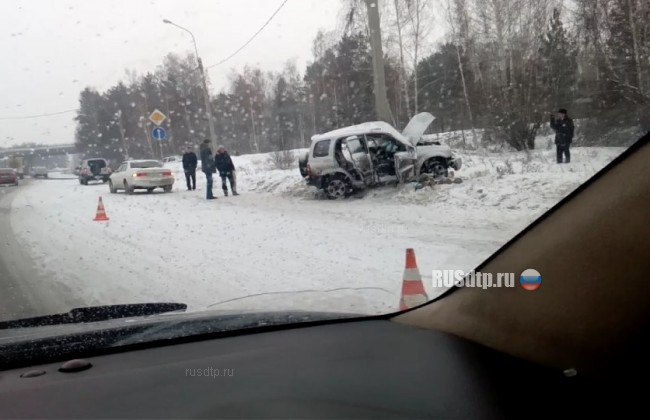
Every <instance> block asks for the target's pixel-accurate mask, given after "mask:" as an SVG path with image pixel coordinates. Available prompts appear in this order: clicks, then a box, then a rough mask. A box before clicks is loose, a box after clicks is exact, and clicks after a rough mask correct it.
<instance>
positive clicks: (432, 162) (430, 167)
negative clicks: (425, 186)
mask: <svg viewBox="0 0 650 420" xmlns="http://www.w3.org/2000/svg"><path fill="white" fill-rule="evenodd" d="M420 172H421V173H427V174H431V175H433V177H434V178H440V177H443V176H447V174H448V171H447V165H445V164H444V162H443V161H442V160H440V159H437V158H432V159H429V160H427V161H426V162H424V163H423V164H422V169H420Z"/></svg>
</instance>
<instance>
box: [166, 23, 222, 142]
mask: <svg viewBox="0 0 650 420" xmlns="http://www.w3.org/2000/svg"><path fill="white" fill-rule="evenodd" d="M163 23H166V24H168V25H172V26H175V27H177V28H179V29H182V30H184V31H185V32H187V33H188V34H190V36H191V37H192V42H193V43H194V53H195V54H196V61H197V62H198V64H199V73H201V84H202V87H203V89H202V90H203V100H204V101H205V117H206V118H207V119H208V128H209V129H210V143H212V150H217V147H218V145H217V132H216V131H215V129H214V121H213V120H212V111H211V109H212V106H211V105H210V93H209V92H208V83H207V82H206V80H205V72H204V71H203V61H201V57H199V49H198V47H197V46H196V38H194V34H193V33H192V31H190V30H189V29H187V28H184V27H182V26H180V25H177V24H175V23H174V22H172V21H171V20H169V19H163Z"/></svg>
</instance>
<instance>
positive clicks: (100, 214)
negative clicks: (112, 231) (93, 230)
mask: <svg viewBox="0 0 650 420" xmlns="http://www.w3.org/2000/svg"><path fill="white" fill-rule="evenodd" d="M93 220H94V221H95V222H105V221H107V220H108V216H106V210H104V202H103V201H102V198H101V197H99V203H97V215H96V216H95V218H94V219H93Z"/></svg>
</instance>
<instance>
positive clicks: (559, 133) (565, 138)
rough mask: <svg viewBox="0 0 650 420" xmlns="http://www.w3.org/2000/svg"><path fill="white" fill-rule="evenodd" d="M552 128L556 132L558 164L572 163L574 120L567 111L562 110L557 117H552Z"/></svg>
mask: <svg viewBox="0 0 650 420" xmlns="http://www.w3.org/2000/svg"><path fill="white" fill-rule="evenodd" d="M551 128H552V129H553V130H555V147H556V151H557V163H562V157H564V158H565V163H569V162H571V152H570V151H569V148H570V147H571V142H572V141H573V131H574V127H573V120H572V119H571V118H569V116H568V115H567V110H566V109H564V108H562V109H560V110H559V111H558V113H557V114H556V115H551Z"/></svg>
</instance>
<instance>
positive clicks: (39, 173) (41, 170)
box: [32, 166, 48, 178]
mask: <svg viewBox="0 0 650 420" xmlns="http://www.w3.org/2000/svg"><path fill="white" fill-rule="evenodd" d="M32 177H33V178H47V177H48V170H47V168H46V167H45V166H35V167H33V168H32Z"/></svg>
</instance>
